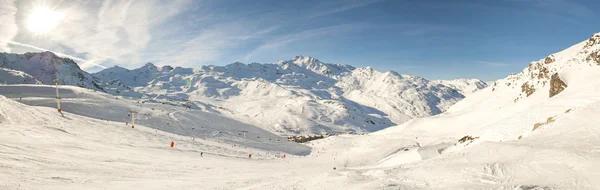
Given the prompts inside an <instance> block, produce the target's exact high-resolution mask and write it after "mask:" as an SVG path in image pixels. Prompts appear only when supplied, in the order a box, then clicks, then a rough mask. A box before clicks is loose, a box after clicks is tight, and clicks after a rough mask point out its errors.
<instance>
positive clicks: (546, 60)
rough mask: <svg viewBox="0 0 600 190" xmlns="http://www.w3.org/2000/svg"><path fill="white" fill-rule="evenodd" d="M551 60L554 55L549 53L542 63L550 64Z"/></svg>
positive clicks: (552, 60)
mask: <svg viewBox="0 0 600 190" xmlns="http://www.w3.org/2000/svg"><path fill="white" fill-rule="evenodd" d="M552 62H554V55H550V56H548V57H546V59H544V64H550V63H552Z"/></svg>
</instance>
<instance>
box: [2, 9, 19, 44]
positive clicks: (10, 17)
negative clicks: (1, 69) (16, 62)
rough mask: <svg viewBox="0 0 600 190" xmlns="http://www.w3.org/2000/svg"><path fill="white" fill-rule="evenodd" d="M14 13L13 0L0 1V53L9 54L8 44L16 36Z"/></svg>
mask: <svg viewBox="0 0 600 190" xmlns="http://www.w3.org/2000/svg"><path fill="white" fill-rule="evenodd" d="M16 13H17V7H16V6H15V3H14V0H0V28H2V29H1V30H0V51H4V52H10V48H9V47H8V42H9V41H11V40H12V39H13V38H14V37H15V36H17V33H18V31H19V29H18V27H17V23H16V22H15V15H16Z"/></svg>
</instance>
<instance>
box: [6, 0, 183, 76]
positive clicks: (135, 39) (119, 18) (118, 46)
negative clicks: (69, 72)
mask: <svg viewBox="0 0 600 190" xmlns="http://www.w3.org/2000/svg"><path fill="white" fill-rule="evenodd" d="M8 2H9V3H10V2H11V1H10V0H9V1H8ZM33 2H35V0H30V1H27V0H23V1H15V6H13V7H16V8H17V11H16V14H13V15H9V16H8V17H10V18H12V19H15V18H26V17H27V15H26V14H28V13H29V10H31V9H33V8H34V7H33V6H34V5H35V4H34V3H33ZM47 2H48V3H47V4H48V6H52V7H53V8H54V9H55V10H56V11H59V12H61V13H63V14H64V15H66V16H65V17H64V19H62V20H61V21H60V24H59V27H57V28H55V29H54V30H53V31H51V33H50V34H48V35H46V36H35V35H33V34H31V33H30V32H29V31H22V32H19V34H18V35H16V36H14V35H13V36H10V35H8V37H6V35H5V34H4V33H6V32H5V29H4V28H5V27H4V23H5V22H4V20H7V18H8V17H7V16H6V15H2V16H1V17H0V21H3V22H2V23H3V25H2V26H3V29H2V32H1V33H2V35H1V36H2V39H0V40H3V41H14V42H20V43H21V44H25V45H28V44H39V43H40V42H43V43H44V47H46V48H47V49H70V50H72V51H74V52H75V53H77V54H83V55H86V57H85V59H81V58H80V59H81V60H86V61H85V62H83V63H82V68H90V67H93V66H96V65H99V63H103V62H113V63H114V62H116V63H120V64H136V63H138V62H143V61H142V60H145V58H143V57H140V55H141V54H142V52H143V51H144V50H145V49H146V48H147V47H148V44H149V43H150V42H151V41H152V40H153V35H152V33H153V30H154V29H156V28H157V27H159V25H160V24H162V23H164V22H165V21H166V20H168V19H169V18H171V17H173V16H175V15H178V14H179V13H181V12H183V11H185V10H187V6H186V5H188V4H189V3H190V2H191V1H190V0H173V1H162V0H144V1H132V0H130V1H112V0H104V1H86V2H82V1H71V2H69V3H66V2H62V1H60V2H61V3H56V2H58V1H47ZM49 2H55V3H56V4H51V3H49ZM1 4H2V3H1V2H0V5H1ZM3 7H4V6H3ZM157 13H160V14H157ZM10 18H9V19H10ZM17 22H19V23H18V25H19V26H23V25H24V24H25V23H21V22H25V21H24V20H19V21H17ZM30 48H34V47H30ZM0 49H1V50H5V51H10V50H7V49H6V48H3V45H2V44H0ZM38 49H39V48H38ZM74 60H76V59H74Z"/></svg>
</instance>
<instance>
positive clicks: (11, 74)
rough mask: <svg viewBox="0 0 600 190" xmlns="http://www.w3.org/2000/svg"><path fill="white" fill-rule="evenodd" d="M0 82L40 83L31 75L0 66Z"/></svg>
mask: <svg viewBox="0 0 600 190" xmlns="http://www.w3.org/2000/svg"><path fill="white" fill-rule="evenodd" d="M0 83H2V84H42V83H41V82H40V81H38V80H36V79H35V78H34V77H33V76H31V75H29V74H27V73H25V72H23V71H15V70H11V69H7V68H0Z"/></svg>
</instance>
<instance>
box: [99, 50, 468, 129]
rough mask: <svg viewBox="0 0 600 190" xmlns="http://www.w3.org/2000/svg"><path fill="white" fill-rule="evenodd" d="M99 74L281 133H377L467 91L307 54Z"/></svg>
mask: <svg viewBox="0 0 600 190" xmlns="http://www.w3.org/2000/svg"><path fill="white" fill-rule="evenodd" d="M169 68H170V67H169ZM94 76H96V77H98V78H100V79H102V80H105V81H118V82H120V83H123V84H125V85H129V86H131V87H132V88H134V89H135V90H136V91H137V92H140V93H143V94H146V95H147V97H148V98H151V99H157V98H158V99H166V100H176V101H191V102H194V103H196V104H199V105H214V107H217V108H218V109H219V112H220V113H222V114H224V115H227V116H229V117H232V118H235V119H237V120H240V121H245V122H248V123H251V124H254V125H257V126H260V127H263V128H265V129H267V130H269V131H274V132H277V133H279V134H298V133H300V134H306V133H308V134H315V133H325V132H334V133H348V132H351V133H353V132H357V133H362V132H372V131H377V130H380V129H384V128H386V127H389V126H393V125H396V124H399V123H403V122H406V121H408V120H410V119H413V118H419V117H426V116H430V115H435V114H439V113H442V112H443V111H445V110H446V109H447V108H448V107H449V106H451V105H452V104H454V103H456V102H457V101H459V100H460V99H462V98H464V96H463V95H461V94H460V93H458V92H457V91H456V90H454V89H452V88H450V87H447V86H444V85H439V84H435V83H432V82H430V81H428V80H425V79H423V78H420V77H414V76H408V75H399V74H397V73H394V72H386V73H381V72H377V71H374V70H373V69H371V68H358V69H357V68H354V67H352V66H349V65H340V64H330V63H323V62H321V61H319V60H318V59H315V58H312V57H308V56H296V57H294V59H292V60H288V61H279V62H277V63H273V64H260V63H252V64H243V63H239V62H236V63H232V64H229V65H226V66H214V65H210V66H202V67H200V68H197V69H193V70H192V69H185V68H179V67H178V68H175V69H162V70H161V69H158V67H156V66H154V65H151V64H146V65H145V66H143V67H142V68H139V69H134V70H127V69H123V68H120V67H114V68H109V69H106V70H104V71H100V72H98V73H95V74H94Z"/></svg>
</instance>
